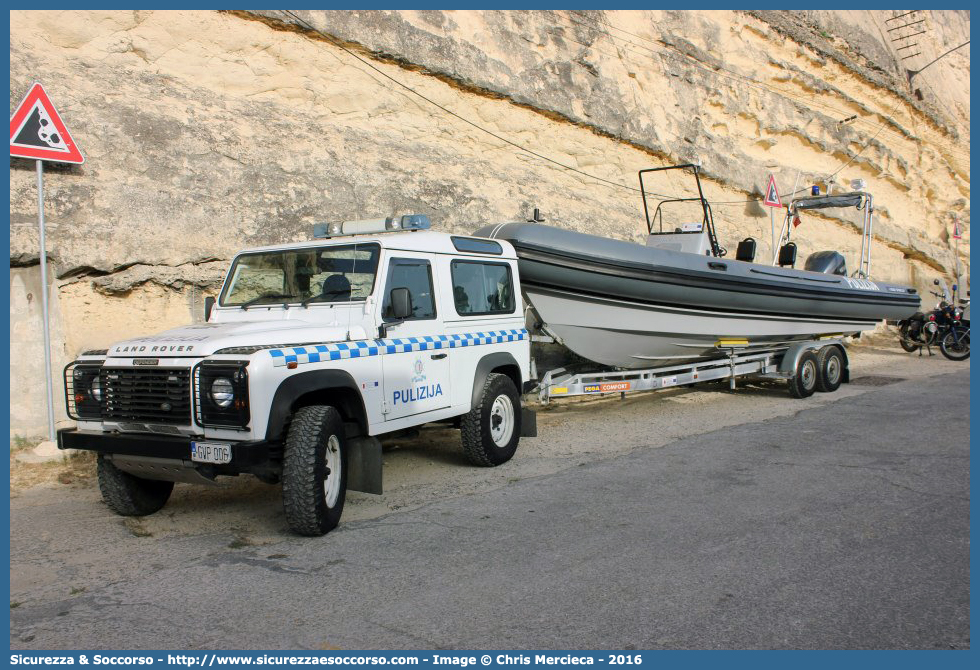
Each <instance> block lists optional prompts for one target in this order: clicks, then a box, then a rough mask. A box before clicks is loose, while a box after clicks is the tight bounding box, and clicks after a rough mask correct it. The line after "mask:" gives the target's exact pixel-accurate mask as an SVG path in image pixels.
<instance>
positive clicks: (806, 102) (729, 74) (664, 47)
mask: <svg viewBox="0 0 980 670" xmlns="http://www.w3.org/2000/svg"><path fill="white" fill-rule="evenodd" d="M570 14H572V15H574V16H576V17H578V18H580V19H582V20H581V21H576V20H574V19H572V18H571V17H567V16H564V15H562V14H560V13H558V12H555V14H554V15H555V16H557V17H560V18H562V19H564V20H566V21H568V22H569V23H570V24H572V25H576V26H581V27H586V28H591V29H594V30H596V31H598V32H600V33H602V34H603V35H606V36H608V37H609V38H610V39H611V40H619V41H621V42H625V43H626V44H630V45H632V46H634V47H637V48H639V49H645V50H646V51H648V52H649V53H650V54H652V55H663V56H668V57H671V58H674V59H678V57H680V58H682V59H684V62H687V63H689V64H690V65H692V66H693V67H696V68H698V69H700V70H704V71H705V72H709V73H711V74H715V75H717V76H720V77H723V78H727V79H732V80H735V81H739V82H741V83H745V84H747V85H749V86H751V87H754V88H758V89H761V90H765V91H768V92H769V93H772V94H773V95H777V96H779V97H782V98H786V99H787V100H791V101H793V102H795V103H797V104H801V105H803V106H806V107H810V108H811V109H812V108H813V107H819V108H822V109H825V110H828V111H830V112H833V115H835V116H842V117H843V116H848V115H849V114H850V113H851V112H850V111H845V110H841V109H838V108H836V107H834V106H833V105H829V104H827V103H823V102H818V101H816V100H813V99H811V98H807V97H804V96H798V95H794V94H792V93H789V92H787V91H783V90H780V89H778V88H774V87H772V86H770V85H768V84H765V83H763V82H761V81H758V80H756V79H753V78H751V77H749V76H747V75H744V74H741V73H739V72H736V71H734V70H731V69H728V68H725V67H723V66H721V65H711V66H708V65H705V64H704V63H702V62H701V61H699V60H698V59H697V58H695V57H694V56H692V55H690V54H688V53H685V52H684V51H681V50H680V49H678V48H677V47H674V46H672V45H669V44H664V43H663V42H658V41H655V40H651V39H649V38H647V37H644V36H642V35H638V34H636V33H633V32H630V31H628V30H625V29H623V28H619V27H618V26H614V25H613V24H611V23H608V22H606V21H600V20H599V19H595V20H593V19H591V18H590V17H588V16H586V15H585V14H582V13H581V12H575V11H571V12H570ZM600 26H606V27H608V28H610V29H612V30H615V31H617V32H621V33H624V34H626V35H630V36H631V37H635V38H637V39H639V40H643V41H644V42H648V43H649V44H652V45H654V47H655V48H651V47H647V46H644V45H642V44H637V43H636V42H633V41H631V40H629V39H627V38H624V37H620V36H617V35H613V34H612V33H610V32H608V31H606V30H603V29H602V28H601V27H600ZM566 39H570V38H566ZM572 41H574V40H572ZM614 44H615V42H614ZM963 46H966V44H961V45H960V46H959V47H956V48H957V49H959V48H962V47H963ZM955 50H956V49H953V50H952V51H955ZM634 53H635V52H634ZM943 55H946V54H943ZM940 58H941V57H940ZM927 67H928V66H927ZM856 123H861V124H868V125H870V126H871V127H872V128H873V127H874V124H873V122H871V121H868V120H866V119H863V118H860V119H858V120H857V121H856ZM869 130H870V128H869ZM885 134H886V135H889V136H891V137H892V138H894V139H897V140H901V141H908V140H913V141H914V140H916V139H918V140H919V141H922V142H925V141H926V140H924V139H922V138H912V137H908V136H906V135H905V134H903V133H901V132H899V131H897V130H890V129H889V130H886V131H885ZM943 152H949V153H955V154H958V155H960V156H961V157H968V156H969V152H968V151H964V150H961V149H957V148H955V147H943Z"/></svg>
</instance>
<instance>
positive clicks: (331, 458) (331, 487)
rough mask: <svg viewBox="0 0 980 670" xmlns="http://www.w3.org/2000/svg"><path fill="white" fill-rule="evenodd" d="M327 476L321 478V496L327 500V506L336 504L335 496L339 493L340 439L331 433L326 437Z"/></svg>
mask: <svg viewBox="0 0 980 670" xmlns="http://www.w3.org/2000/svg"><path fill="white" fill-rule="evenodd" d="M325 460H326V466H327V472H328V473H329V474H327V476H326V477H325V478H324V480H323V497H324V499H325V500H326V501H327V507H331V508H332V507H333V506H334V505H336V504H337V497H338V496H339V495H340V467H341V465H340V440H339V439H337V436H336V435H331V436H330V437H329V438H328V439H327V453H326V459H325Z"/></svg>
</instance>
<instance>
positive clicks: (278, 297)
mask: <svg viewBox="0 0 980 670" xmlns="http://www.w3.org/2000/svg"><path fill="white" fill-rule="evenodd" d="M292 297H293V296H292V294H290V293H263V294H262V295H257V296H255V297H254V298H252V299H251V300H246V301H245V302H243V303H242V304H241V308H242V309H248V308H249V307H251V306H252V305H254V304H255V303H257V302H259V301H260V300H282V299H283V298H292ZM283 304H285V303H283Z"/></svg>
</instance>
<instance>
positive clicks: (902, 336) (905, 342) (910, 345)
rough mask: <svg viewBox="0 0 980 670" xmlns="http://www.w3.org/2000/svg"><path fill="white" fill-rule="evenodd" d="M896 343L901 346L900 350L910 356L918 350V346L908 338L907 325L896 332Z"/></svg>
mask: <svg viewBox="0 0 980 670" xmlns="http://www.w3.org/2000/svg"><path fill="white" fill-rule="evenodd" d="M898 343H899V345H901V347H902V349H904V350H905V351H907V352H909V353H910V354H911V353H912V352H913V351H915V350H917V349H918V348H919V345H918V344H916V343H915V342H913V341H912V338H910V337H909V327H908V325H907V324H906V325H904V326H902V327H901V328H900V329H899V331H898Z"/></svg>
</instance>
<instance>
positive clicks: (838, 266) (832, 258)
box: [803, 251, 847, 277]
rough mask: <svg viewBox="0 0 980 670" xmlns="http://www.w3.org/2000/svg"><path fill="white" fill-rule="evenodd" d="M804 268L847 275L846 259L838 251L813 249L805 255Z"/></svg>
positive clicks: (842, 275)
mask: <svg viewBox="0 0 980 670" xmlns="http://www.w3.org/2000/svg"><path fill="white" fill-rule="evenodd" d="M803 269H804V270H809V271H810V272H822V273H824V274H828V275H840V276H841V277H846V276H847V261H846V260H845V259H844V256H843V254H841V253H840V252H838V251H815V252H814V253H812V254H810V255H809V256H807V259H806V263H805V264H804V265H803Z"/></svg>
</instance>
